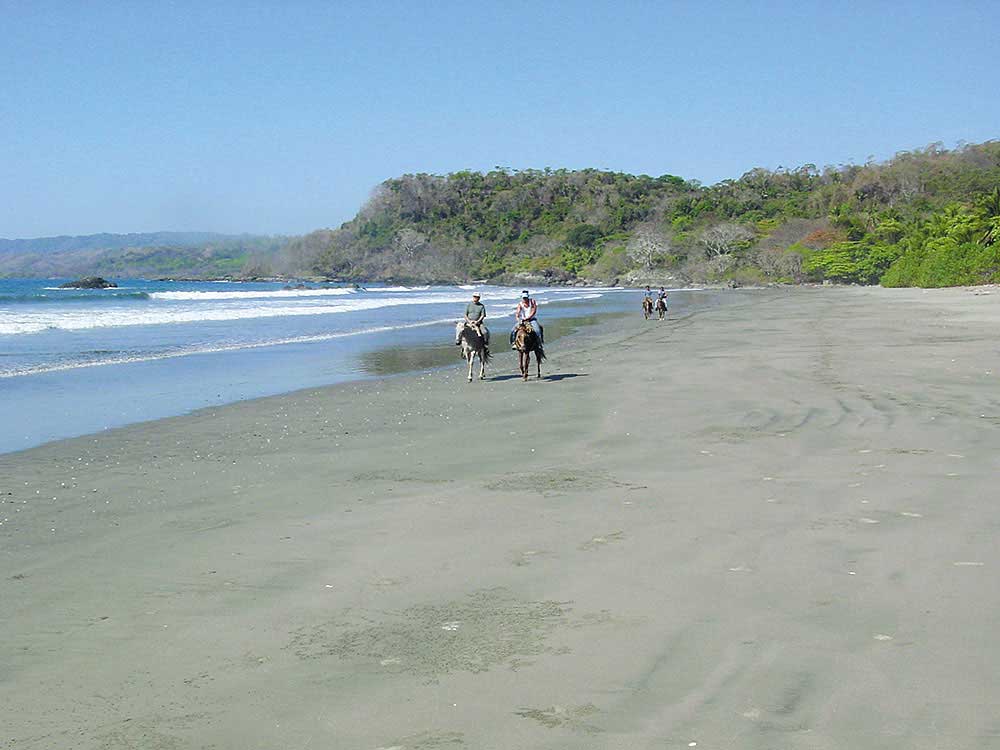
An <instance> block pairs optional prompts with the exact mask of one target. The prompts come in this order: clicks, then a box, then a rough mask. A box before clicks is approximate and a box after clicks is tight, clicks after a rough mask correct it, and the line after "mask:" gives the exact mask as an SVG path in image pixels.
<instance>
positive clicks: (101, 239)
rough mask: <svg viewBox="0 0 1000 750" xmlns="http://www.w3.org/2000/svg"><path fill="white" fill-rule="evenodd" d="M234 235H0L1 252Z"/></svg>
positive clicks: (168, 243) (176, 242) (180, 243)
mask: <svg viewBox="0 0 1000 750" xmlns="http://www.w3.org/2000/svg"><path fill="white" fill-rule="evenodd" d="M236 238H237V236H236V235H226V234H216V233H214V232H144V233H143V232H134V233H131V234H108V233H102V234H85V235H77V236H69V235H61V236H59V237H37V238H34V239H20V240H7V239H3V238H0V253H14V252H26V253H44V252H68V251H73V250H118V249H121V248H125V247H194V246H196V245H203V244H206V243H209V242H222V241H226V240H231V239H236Z"/></svg>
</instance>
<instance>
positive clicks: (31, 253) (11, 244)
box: [0, 232, 288, 278]
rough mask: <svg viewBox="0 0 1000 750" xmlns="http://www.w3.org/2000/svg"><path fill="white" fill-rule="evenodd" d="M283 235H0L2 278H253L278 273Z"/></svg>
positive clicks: (0, 268) (151, 233) (0, 273)
mask: <svg viewBox="0 0 1000 750" xmlns="http://www.w3.org/2000/svg"><path fill="white" fill-rule="evenodd" d="M287 242H288V238H287V237H283V236H274V237H267V236H259V235H249V234H245V235H226V234H217V233H213V232H148V233H133V234H90V235H83V236H77V237H70V236H63V237H40V238H37V239H16V240H5V239H0V276H6V277H25V278H50V277H52V278H55V277H69V276H93V275H98V276H113V277H118V278H121V277H145V278H149V277H158V276H175V277H185V278H218V277H255V276H269V275H272V274H274V273H278V272H280V271H281V270H283V269H282V267H281V257H280V255H279V252H280V250H281V249H282V248H283V247H284V245H285V244H287Z"/></svg>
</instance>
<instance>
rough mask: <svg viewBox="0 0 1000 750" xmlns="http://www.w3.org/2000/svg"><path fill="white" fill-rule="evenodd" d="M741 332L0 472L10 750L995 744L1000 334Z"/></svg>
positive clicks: (345, 389)
mask: <svg viewBox="0 0 1000 750" xmlns="http://www.w3.org/2000/svg"><path fill="white" fill-rule="evenodd" d="M725 296H726V298H727V299H726V301H725V302H724V303H723V304H720V305H718V306H714V307H705V308H701V309H696V310H692V312H691V313H690V314H686V315H684V316H682V317H680V318H679V319H674V320H672V321H669V322H668V323H666V324H659V323H657V322H656V321H649V322H648V323H647V322H645V321H643V320H642V318H641V317H639V316H638V314H636V315H635V316H633V317H627V318H623V319H621V320H616V321H612V322H608V323H606V324H604V325H602V326H601V327H599V328H598V329H593V328H592V329H590V330H589V331H587V332H584V333H583V334H582V335H576V336H573V337H570V338H566V339H563V341H564V344H565V345H563V346H560V347H554V348H553V350H552V353H551V358H550V361H549V366H548V369H547V370H546V368H544V367H543V375H545V374H551V375H552V376H553V377H551V379H549V380H543V381H536V380H532V381H529V382H528V383H520V382H515V381H514V379H513V377H510V376H507V374H506V372H505V374H504V376H501V377H498V378H496V379H494V380H491V381H486V382H484V383H480V382H478V381H476V382H474V383H472V384H467V383H466V382H465V379H464V371H463V369H462V368H461V366H460V365H459V366H457V367H454V368H448V369H446V370H439V371H433V372H424V373H420V374H415V375H406V376H402V377H386V378H381V379H377V380H367V381H362V382H355V383H350V384H338V385H334V386H328V387H324V388H309V389H305V390H302V391H297V392H294V393H290V394H285V395H281V396H269V397H265V398H262V399H256V400H254V401H245V402H239V403H236V404H231V405H227V406H223V407H209V408H206V409H202V410H199V411H198V412H195V413H192V414H188V415H184V416H180V417H172V418H167V419H163V420H157V421H155V422H149V423H145V424H140V425H130V426H128V427H125V428H121V429H119V430H115V431H109V432H106V433H101V434H98V435H91V436H87V437H81V438H73V439H70V440H64V441H59V442H57V443H51V444H48V445H46V446H42V447H37V448H33V449H30V450H28V451H25V452H21V453H17V454H5V455H0V476H3V477H4V478H5V480H4V484H3V485H0V500H3V503H2V504H0V520H2V521H3V525H0V554H2V556H3V560H4V562H5V566H4V567H5V570H6V571H8V575H6V576H4V577H3V578H0V598H2V600H3V601H4V602H5V607H4V610H3V612H2V613H0V618H3V624H4V630H5V633H6V634H7V638H6V639H5V640H4V642H3V644H2V645H0V663H3V664H4V665H5V666H6V671H5V673H0V700H3V702H4V703H5V704H6V705H7V706H9V707H10V709H11V711H10V715H11V716H12V717H13V718H12V719H11V720H9V721H8V726H6V727H5V732H4V741H3V743H6V744H3V743H0V747H9V748H11V750H25V749H28V750H43V748H44V749H45V750H47V749H48V748H50V747H57V746H66V745H69V744H72V745H73V746H74V747H77V748H79V749H80V750H98V749H101V750H104V749H105V748H116V747H130V746H141V747H163V748H170V747H192V748H208V747H212V748H214V749H215V750H229V749H230V748H231V749H232V750H237V749H240V750H245V748H248V747H303V746H309V745H310V744H312V745H313V746H316V747H320V746H325V747H344V748H355V747H357V748H362V749H369V750H373V749H374V748H390V747H399V748H405V749H406V750H423V748H431V747H443V746H449V745H454V746H455V747H469V748H478V747H497V748H506V747H518V748H539V749H541V748H549V749H551V748H564V747H565V748H569V747H580V746H586V747H593V748H598V749H600V750H615V749H617V748H621V747H629V748H633V747H634V748H649V749H650V750H651V749H652V748H654V747H663V746H667V747H671V746H677V747H685V746H690V743H692V742H697V743H698V745H699V746H707V747H729V746H740V747H768V746H781V747H794V748H803V750H805V748H814V747H817V746H823V747H845V746H853V747H871V746H878V747H885V748H900V750H902V749H903V748H906V749H907V750H911V749H912V748H917V749H918V750H919V749H922V748H927V750H930V749H931V748H935V749H936V748H939V747H940V746H941V745H942V744H950V745H954V746H957V747H973V746H977V745H978V744H983V743H988V742H990V741H991V740H990V738H993V737H995V736H996V735H995V726H994V725H993V723H992V712H991V711H990V710H988V709H990V707H992V706H995V705H1000V689H998V688H997V687H996V686H995V680H994V679H993V675H994V674H995V671H996V669H997V667H998V666H1000V654H998V653H997V650H996V648H995V645H993V641H994V638H993V634H992V630H993V628H992V623H993V622H995V620H996V618H997V617H998V616H1000V601H997V600H996V598H995V597H990V596H989V595H988V591H989V590H991V589H990V588H989V584H988V577H989V575H990V572H991V571H993V570H996V568H997V566H1000V553H998V552H997V550H996V549H995V545H994V543H993V535H992V533H991V531H990V530H991V529H994V528H996V527H997V525H998V524H1000V521H998V520H997V515H996V512H995V510H994V508H993V504H992V502H991V500H990V498H991V496H992V494H991V492H990V488H991V487H992V484H993V479H992V478H993V477H994V476H995V473H996V470H997V468H998V460H997V459H996V457H995V455H994V453H995V451H993V450H992V447H993V446H994V445H995V444H996V438H997V437H998V435H997V431H998V430H1000V415H998V412H997V401H996V398H995V395H994V392H995V383H996V376H995V375H994V374H993V373H1000V352H998V351H997V348H996V346H995V345H993V344H992V343H991V342H992V340H993V331H994V330H995V328H996V325H997V323H1000V300H998V299H997V298H995V297H991V296H982V295H975V293H971V294H970V293H961V292H954V291H950V290H949V291H944V292H927V291H923V290H920V291H916V290H864V289H857V290H844V289H836V290H828V289H816V290H808V291H799V290H796V291H791V292H788V291H785V290H762V291H755V292H743V291H741V292H739V293H737V294H735V295H731V294H726V295H725ZM726 302H730V304H726ZM496 335H497V332H496V331H494V336H496ZM571 343H572V344H574V345H573V346H569V344H571ZM456 360H457V357H456ZM512 371H513V368H511V369H510V372H512ZM493 372H494V373H495V372H497V368H494V369H493ZM4 493H9V494H4ZM956 635H957V637H956ZM112 653H113V654H115V658H114V659H111V658H110V654H112ZM888 686H895V689H893V690H889V689H887V688H888Z"/></svg>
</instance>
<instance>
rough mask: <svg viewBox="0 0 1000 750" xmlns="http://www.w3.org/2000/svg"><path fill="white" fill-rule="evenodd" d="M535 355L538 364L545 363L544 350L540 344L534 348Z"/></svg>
mask: <svg viewBox="0 0 1000 750" xmlns="http://www.w3.org/2000/svg"><path fill="white" fill-rule="evenodd" d="M535 354H536V355H537V356H538V361H539V362H544V361H545V349H543V348H542V345H541V344H539V345H538V346H536V347H535Z"/></svg>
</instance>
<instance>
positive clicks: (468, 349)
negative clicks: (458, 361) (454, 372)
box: [458, 323, 490, 383]
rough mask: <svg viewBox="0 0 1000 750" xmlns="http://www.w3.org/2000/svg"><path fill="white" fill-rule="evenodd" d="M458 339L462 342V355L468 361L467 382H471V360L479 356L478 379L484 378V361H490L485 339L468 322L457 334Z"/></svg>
mask: <svg viewBox="0 0 1000 750" xmlns="http://www.w3.org/2000/svg"><path fill="white" fill-rule="evenodd" d="M458 340H459V342H460V343H461V344H462V356H463V357H464V358H465V359H466V360H467V361H468V362H469V382H470V383H471V382H472V360H474V359H475V358H476V357H479V364H480V365H481V366H480V368H479V379H480V380H486V363H487V362H489V361H490V350H489V347H488V346H486V339H485V338H483V334H481V333H480V332H479V330H478V329H477V328H476V327H475V326H471V325H469V324H468V323H466V324H465V327H464V328H463V329H462V332H461V333H460V334H458Z"/></svg>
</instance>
